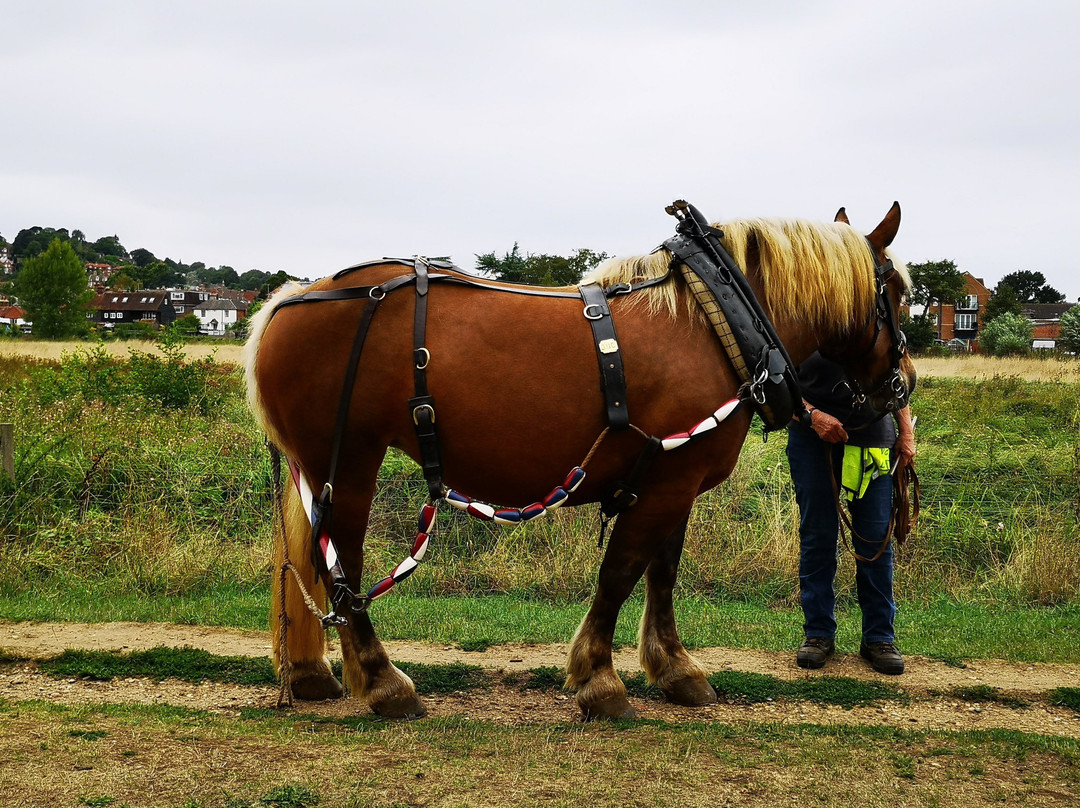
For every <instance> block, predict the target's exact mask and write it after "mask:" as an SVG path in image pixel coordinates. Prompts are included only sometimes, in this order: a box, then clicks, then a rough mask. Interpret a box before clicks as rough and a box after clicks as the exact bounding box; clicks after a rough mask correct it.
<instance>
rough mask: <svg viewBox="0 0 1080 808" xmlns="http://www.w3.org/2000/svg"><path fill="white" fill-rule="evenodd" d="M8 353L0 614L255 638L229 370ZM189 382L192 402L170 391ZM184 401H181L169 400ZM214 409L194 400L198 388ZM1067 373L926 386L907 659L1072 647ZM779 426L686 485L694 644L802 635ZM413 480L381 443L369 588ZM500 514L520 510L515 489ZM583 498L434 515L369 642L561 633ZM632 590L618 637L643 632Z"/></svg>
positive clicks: (389, 552) (248, 482)
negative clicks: (423, 551)
mask: <svg viewBox="0 0 1080 808" xmlns="http://www.w3.org/2000/svg"><path fill="white" fill-rule="evenodd" d="M140 361H141V360H136V361H134V362H130V361H129V362H127V363H125V362H124V361H123V360H119V361H117V360H112V359H108V358H106V357H104V356H102V355H101V354H100V353H95V352H93V351H92V350H91V351H89V352H87V353H86V354H85V355H82V356H80V357H70V358H68V359H66V360H65V361H63V362H61V363H49V362H23V361H20V360H13V359H0V421H4V422H7V421H10V422H13V423H14V424H15V426H16V472H17V475H18V479H19V484H18V485H12V484H11V483H10V482H8V481H6V480H5V479H3V478H0V535H3V537H4V541H3V542H0V618H6V619H11V620H42V621H52V620H62V621H88V622H99V621H110V620H134V621H144V622H157V621H163V622H173V623H189V624H199V625H219V626H236V627H241V628H252V629H261V628H263V627H264V626H265V625H266V614H267V611H268V604H269V600H270V599H269V592H268V585H269V579H270V570H269V551H270V545H271V541H272V535H271V530H270V521H269V515H270V510H271V508H270V468H269V462H268V458H267V455H266V452H265V450H264V447H263V445H262V439H261V436H260V435H259V434H258V431H257V429H256V428H255V427H254V424H253V421H252V419H251V416H250V415H249V414H248V413H247V412H246V410H245V408H244V404H243V401H242V398H241V394H240V380H239V376H238V373H237V372H236V370H235V369H233V368H225V367H223V366H215V365H214V364H213V363H199V364H195V365H190V366H189V365H185V362H184V361H183V359H182V358H181V357H179V356H178V355H177V354H176V353H175V352H174V354H173V355H172V356H171V357H170V358H169V359H168V360H167V361H165V362H164V363H158V364H156V365H155V364H154V363H149V364H147V363H146V362H142V364H140ZM177 385H179V386H180V387H183V388H184V389H188V388H189V387H191V385H194V387H195V388H197V392H198V395H197V396H196V397H195V400H194V401H193V402H190V403H189V404H188V405H187V406H186V407H182V406H179V405H177V404H176V403H175V401H174V398H175V397H174V396H173V393H174V392H176V391H175V390H172V389H171V388H172V387H175V386H177ZM180 392H183V390H181V391H180ZM208 401H209V402H212V403H213V406H206V402H208ZM1078 401H1080V385H1076V384H1072V383H1062V382H1025V381H1021V380H1019V379H1016V378H995V379H992V380H989V381H984V382H971V381H965V380H960V379H934V378H931V379H927V380H925V382H924V383H922V384H921V385H920V388H919V391H918V393H917V401H916V402H915V404H914V407H915V410H916V411H917V413H918V414H919V426H918V430H917V431H918V434H919V438H920V441H921V445H920V455H919V464H920V475H921V477H922V485H923V505H924V508H923V518H922V521H921V524H920V527H919V529H918V531H917V532H916V534H915V535H914V536H913V538H912V540H911V542H910V543H909V544H908V545H907V546H906V547H905V548H903V549H902V551H901V552H900V554H899V558H898V562H897V575H896V586H897V596H898V601H899V606H900V611H899V615H898V619H897V628H898V638H899V644H900V646H901V648H902V650H903V651H904V652H906V653H915V654H922V655H926V656H929V657H932V658H935V659H941V660H944V661H946V662H948V663H949V664H955V665H962V664H963V660H965V659H970V658H1002V659H1007V660H1015V661H1047V662H1070V663H1075V662H1077V661H1080V650H1078V649H1080V529H1078V518H1080V482H1078V481H1080V411H1078V406H1080V405H1078ZM783 448H784V440H783V436H776V437H774V438H773V439H772V440H770V441H769V442H768V443H764V444H763V443H762V442H761V441H760V438H759V437H758V436H756V435H753V434H752V435H751V437H750V438H749V439H748V441H747V443H746V445H745V446H744V447H743V452H742V456H741V459H740V464H739V467H738V469H737V470H736V472H735V474H734V475H733V476H732V478H731V479H730V480H729V481H727V482H726V483H725V484H724V485H723V486H722V487H721V488H720V489H718V490H717V491H715V492H710V493H709V494H707V495H705V496H703V497H701V498H700V499H699V502H698V505H697V506H696V508H695V511H694V515H693V517H692V520H691V524H690V530H689V532H688V536H687V541H686V552H685V553H684V557H683V560H682V564H681V574H680V583H679V589H678V591H677V610H678V617H679V625H680V631H681V633H682V636H683V639H684V641H685V642H686V643H687V645H688V646H690V647H700V646H713V645H723V646H731V647H754V648H765V649H773V650H790V649H792V648H794V646H795V644H796V643H797V641H798V639H799V630H800V625H801V618H800V615H799V612H798V600H797V569H796V567H797V542H796V541H795V532H796V514H795V507H794V504H793V498H792V496H791V490H790V481H789V480H788V479H787V473H786V465H785V461H784V459H783ZM423 490H424V484H423V481H422V479H421V477H420V475H419V474H418V473H417V471H416V469H415V466H414V465H413V464H411V462H409V461H407V460H405V459H404V458H403V457H402V456H401V455H399V454H394V453H391V454H390V455H389V456H388V457H387V460H386V462H385V463H384V466H383V469H382V472H381V474H380V483H379V493H378V498H377V500H376V507H375V511H374V514H373V519H372V531H371V535H370V536H369V537H368V540H367V546H366V550H367V551H368V563H367V569H368V572H367V575H366V576H365V577H366V578H370V579H374V578H375V577H377V576H380V575H382V574H384V573H385V572H386V571H387V570H388V569H390V568H391V567H392V566H393V565H394V564H396V563H397V562H398V561H400V559H401V558H402V557H404V553H405V552H406V548H405V543H406V542H407V541H408V540H409V536H410V531H411V530H414V527H413V523H414V520H415V516H416V511H417V508H418V505H419V503H420V501H421V500H422V499H423V496H424V494H423ZM508 504H514V503H508ZM595 537H596V524H595V510H594V509H591V508H587V509H580V510H577V511H573V512H559V513H556V514H554V515H553V516H552V517H551V518H549V519H547V520H543V521H542V522H541V523H539V524H536V525H530V526H525V527H521V528H517V529H513V530H502V529H497V528H493V527H492V526H490V525H488V524H482V523H478V522H476V521H475V520H468V519H466V518H464V517H461V516H459V515H450V514H443V515H440V517H439V523H438V528H437V531H436V534H435V536H434V539H433V542H432V547H431V550H430V551H429V554H428V560H427V562H426V563H425V564H424V565H423V566H422V567H421V568H420V569H419V570H418V571H417V573H416V574H415V575H413V576H412V577H411V578H410V579H409V581H408V582H407V583H405V584H403V585H402V586H401V587H399V588H398V589H397V590H396V592H395V594H394V595H392V596H390V597H388V598H385V599H383V600H380V601H379V603H378V604H377V605H376V607H375V608H374V610H373V619H374V620H375V622H376V626H377V628H378V630H379V633H380V635H381V636H382V637H384V638H387V639H405V640H420V641H430V642H439V643H447V644H452V645H456V646H458V647H460V648H463V649H475V650H480V649H483V648H486V647H488V646H490V645H492V644H497V643H505V642H556V641H566V640H567V639H568V638H569V637H570V636H572V634H573V631H574V629H575V628H576V626H577V624H578V623H579V622H580V620H581V617H582V615H583V614H584V611H585V608H586V606H585V604H587V602H588V599H589V598H590V597H591V594H592V592H593V590H594V587H595V580H596V572H597V568H598V567H599V563H600V559H601V553H600V552H598V551H597V550H596V548H595ZM838 595H839V603H840V613H839V615H838V616H839V621H840V630H839V636H838V640H839V643H840V647H841V648H842V649H851V650H854V649H855V648H856V647H857V644H858V635H859V626H858V611H857V609H856V608H855V596H854V580H853V575H852V565H851V563H850V560H849V559H847V558H846V557H845V559H844V561H843V563H842V565H841V573H840V576H839V578H838ZM640 612H641V599H640V588H639V590H638V594H636V595H635V596H634V597H633V598H632V599H631V601H630V602H629V603H628V604H627V606H626V608H625V609H624V612H623V615H622V617H621V619H620V622H619V626H618V629H617V633H616V643H617V644H618V645H628V644H633V643H635V642H636V627H637V622H638V619H639V616H640Z"/></svg>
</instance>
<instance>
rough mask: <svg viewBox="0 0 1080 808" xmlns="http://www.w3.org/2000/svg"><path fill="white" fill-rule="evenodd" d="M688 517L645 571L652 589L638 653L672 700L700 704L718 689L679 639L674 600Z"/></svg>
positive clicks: (713, 697) (711, 698)
mask: <svg viewBox="0 0 1080 808" xmlns="http://www.w3.org/2000/svg"><path fill="white" fill-rule="evenodd" d="M688 518H689V516H688V517H687V519H688ZM687 519H684V520H683V522H682V524H681V525H680V526H679V529H678V530H676V531H675V532H674V533H673V534H672V535H671V536H670V537H669V538H668V540H667V541H666V542H665V543H664V545H663V546H662V548H661V550H660V553H659V555H657V557H656V558H655V559H653V561H652V563H651V564H649V568H648V569H647V570H646V571H645V582H646V584H647V586H648V590H647V593H646V600H645V611H644V612H643V613H642V615H641V628H640V632H639V635H638V636H639V640H638V654H639V656H640V659H641V667H642V669H643V670H644V671H645V673H646V674H647V675H648V677H649V681H650V682H653V683H654V684H655V685H656V686H657V687H659V688H660V689H661V690H663V691H664V693H665V695H667V697H668V698H669V699H670V700H671V701H673V702H674V703H675V704H682V705H685V706H688V707H700V706H702V705H705V704H714V703H715V702H716V691H715V690H713V687H712V685H710V684H709V682H708V680H707V679H706V678H705V670H704V668H702V666H701V663H699V662H698V661H697V660H696V659H694V658H693V657H692V656H690V654H688V653H687V652H686V649H685V648H684V647H683V644H682V641H681V640H680V639H679V634H678V631H677V630H676V628H675V609H674V606H673V602H672V593H673V591H674V589H675V579H676V576H677V575H678V573H679V558H680V557H681V556H682V549H683V541H684V539H685V538H686V525H687Z"/></svg>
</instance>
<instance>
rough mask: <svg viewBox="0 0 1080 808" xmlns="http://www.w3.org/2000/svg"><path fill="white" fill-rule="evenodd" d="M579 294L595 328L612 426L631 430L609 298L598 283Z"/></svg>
mask: <svg viewBox="0 0 1080 808" xmlns="http://www.w3.org/2000/svg"><path fill="white" fill-rule="evenodd" d="M578 291H579V292H580V293H581V299H582V301H583V302H584V303H585V310H584V314H585V319H586V320H588V321H589V326H590V327H591V328H592V335H593V343H594V344H595V346H596V359H597V361H598V362H599V364H600V387H601V389H602V391H603V393H604V402H605V406H606V409H607V421H608V425H609V426H610V427H611V428H612V429H614V430H616V431H620V430H624V429H628V428H629V426H630V414H629V412H628V411H627V408H626V374H625V373H624V372H623V361H622V352H621V350H620V349H619V339H618V335H617V334H616V333H615V320H614V319H613V318H612V316H611V308H610V307H609V306H608V302H607V296H606V295H605V294H604V290H603V288H602V287H601V286H600V285H599V284H596V283H584V284H582V285H581V286H579V287H578Z"/></svg>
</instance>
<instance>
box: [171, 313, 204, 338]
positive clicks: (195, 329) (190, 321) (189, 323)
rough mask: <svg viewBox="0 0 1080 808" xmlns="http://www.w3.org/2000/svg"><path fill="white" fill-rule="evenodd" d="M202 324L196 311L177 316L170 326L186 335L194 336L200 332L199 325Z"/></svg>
mask: <svg viewBox="0 0 1080 808" xmlns="http://www.w3.org/2000/svg"><path fill="white" fill-rule="evenodd" d="M201 325H202V323H200V322H199V318H198V317H196V316H195V314H194V313H191V314H185V315H184V316H183V317H177V318H176V320H174V321H173V324H172V325H171V326H169V328H171V329H173V330H174V331H176V332H177V333H179V334H183V335H184V336H185V337H193V336H195V335H196V334H198V333H199V326H201Z"/></svg>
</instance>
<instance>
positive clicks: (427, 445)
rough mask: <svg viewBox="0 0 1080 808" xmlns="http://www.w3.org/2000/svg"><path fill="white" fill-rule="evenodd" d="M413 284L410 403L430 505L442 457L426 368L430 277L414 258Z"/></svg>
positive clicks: (438, 494)
mask: <svg viewBox="0 0 1080 808" xmlns="http://www.w3.org/2000/svg"><path fill="white" fill-rule="evenodd" d="M413 267H414V269H415V272H416V274H415V280H416V308H415V310H414V315H413V388H414V390H415V393H416V395H414V396H413V397H412V398H410V399H409V412H410V413H411V415H412V420H413V427H414V428H415V430H416V440H417V443H418V444H419V445H420V466H421V468H423V470H424V479H425V480H426V481H427V486H428V495H429V496H430V497H431V499H432V501H434V500H437V499H440V498H442V495H443V483H442V456H441V455H440V453H439V435H438V432H437V431H436V429H435V399H434V398H432V397H431V395H430V394H429V393H428V386H427V366H428V362H429V361H431V352H430V351H428V349H427V345H426V333H427V304H428V289H429V285H430V280H431V277H430V275H429V274H428V264H427V261H426V260H425V259H423V258H420V257H417V258H416V260H415V263H414V264H413Z"/></svg>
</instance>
